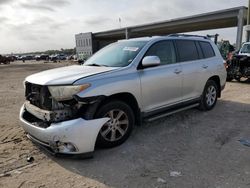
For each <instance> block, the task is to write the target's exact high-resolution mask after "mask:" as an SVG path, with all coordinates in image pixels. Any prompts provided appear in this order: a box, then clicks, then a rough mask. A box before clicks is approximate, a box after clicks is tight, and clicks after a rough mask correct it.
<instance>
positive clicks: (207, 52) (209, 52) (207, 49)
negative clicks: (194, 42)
mask: <svg viewBox="0 0 250 188" xmlns="http://www.w3.org/2000/svg"><path fill="white" fill-rule="evenodd" d="M199 44H200V47H201V50H202V52H203V55H204V58H210V57H214V56H215V53H214V49H213V47H212V46H211V44H210V43H208V42H199Z"/></svg>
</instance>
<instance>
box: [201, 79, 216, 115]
mask: <svg viewBox="0 0 250 188" xmlns="http://www.w3.org/2000/svg"><path fill="white" fill-rule="evenodd" d="M218 93H219V89H218V86H217V84H216V82H215V81H213V80H208V81H207V83H206V85H205V88H204V91H203V94H202V97H201V102H200V107H199V108H200V109H201V110H211V109H213V107H214V106H215V104H216V102H217V98H218Z"/></svg>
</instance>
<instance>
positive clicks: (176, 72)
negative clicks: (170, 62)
mask: <svg viewBox="0 0 250 188" xmlns="http://www.w3.org/2000/svg"><path fill="white" fill-rule="evenodd" d="M181 72H182V71H181V70H179V69H176V70H174V73H175V74H180V73H181Z"/></svg>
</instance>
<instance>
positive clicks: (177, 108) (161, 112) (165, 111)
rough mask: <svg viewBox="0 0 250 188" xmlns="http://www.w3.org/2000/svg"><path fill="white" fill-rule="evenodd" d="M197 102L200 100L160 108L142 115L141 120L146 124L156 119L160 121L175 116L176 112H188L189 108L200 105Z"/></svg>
mask: <svg viewBox="0 0 250 188" xmlns="http://www.w3.org/2000/svg"><path fill="white" fill-rule="evenodd" d="M199 102H200V98H197V99H194V100H191V101H187V102H183V103H180V104H176V105H173V106H169V107H166V108H161V109H158V110H155V111H151V112H147V113H143V115H142V116H143V119H144V120H145V121H146V122H152V121H154V120H157V119H160V118H163V117H166V116H169V115H172V114H175V113H177V112H181V111H184V110H188V109H191V108H195V107H198V106H199V105H200V103H199Z"/></svg>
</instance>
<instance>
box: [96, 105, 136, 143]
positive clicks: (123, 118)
mask: <svg viewBox="0 0 250 188" xmlns="http://www.w3.org/2000/svg"><path fill="white" fill-rule="evenodd" d="M95 117H96V118H103V117H108V118H110V120H109V121H108V122H107V123H106V124H104V125H103V127H102V128H101V130H100V132H99V134H98V137H97V146H99V147H104V148H109V147H115V146H118V145H120V144H122V143H123V142H125V140H127V138H128V137H129V135H130V133H131V131H132V129H133V126H134V123H135V117H134V113H133V110H132V109H131V108H130V106H128V105H127V104H126V103H124V102H122V101H110V102H108V103H106V104H104V105H103V106H101V107H100V109H99V110H98V111H97V113H96V115H95Z"/></svg>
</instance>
